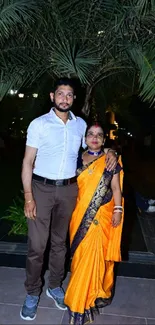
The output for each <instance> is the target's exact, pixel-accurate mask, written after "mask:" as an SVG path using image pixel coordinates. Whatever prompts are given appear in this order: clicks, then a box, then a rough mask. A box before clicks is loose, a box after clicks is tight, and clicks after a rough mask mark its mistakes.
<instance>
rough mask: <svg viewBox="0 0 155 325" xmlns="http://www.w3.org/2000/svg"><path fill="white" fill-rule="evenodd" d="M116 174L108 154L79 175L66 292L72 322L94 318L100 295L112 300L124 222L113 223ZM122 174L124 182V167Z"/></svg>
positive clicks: (106, 302) (81, 321)
mask: <svg viewBox="0 0 155 325" xmlns="http://www.w3.org/2000/svg"><path fill="white" fill-rule="evenodd" d="M120 169H121V168H120ZM119 171H120V170H119ZM112 176H113V175H112V173H110V172H108V171H107V170H106V168H105V156H102V157H100V158H98V159H96V160H95V161H94V162H93V163H91V164H89V166H88V167H83V169H82V171H81V174H80V175H79V176H78V187H79V193H78V198H77V204H76V207H75V210H74V212H73V215H72V219H71V223H70V243H71V255H72V263H71V278H70V281H69V285H68V288H67V291H66V294H65V304H66V305H67V306H68V308H69V312H70V324H78V325H79V324H83V323H84V322H85V319H86V320H87V321H89V322H91V321H92V311H93V308H95V307H97V306H96V302H97V300H96V299H97V298H102V302H103V304H105V305H106V304H108V303H110V299H111V289H112V287H113V268H114V261H120V260H121V254H120V242H121V233H122V225H123V218H122V220H121V224H120V225H119V226H118V227H117V228H113V227H112V225H111V219H112V213H113V207H114V200H113V197H112V191H111V186H110V184H111V179H112ZM120 178H121V184H122V179H123V171H122V170H121V171H120Z"/></svg>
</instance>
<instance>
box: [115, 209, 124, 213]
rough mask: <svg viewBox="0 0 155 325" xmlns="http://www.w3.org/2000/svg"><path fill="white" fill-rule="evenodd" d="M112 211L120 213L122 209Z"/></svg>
mask: <svg viewBox="0 0 155 325" xmlns="http://www.w3.org/2000/svg"><path fill="white" fill-rule="evenodd" d="M113 212H114V213H115V212H119V213H122V212H123V211H122V210H117V209H116V210H114V211H113Z"/></svg>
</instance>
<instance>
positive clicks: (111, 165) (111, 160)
mask: <svg viewBox="0 0 155 325" xmlns="http://www.w3.org/2000/svg"><path fill="white" fill-rule="evenodd" d="M116 165H117V156H116V154H115V151H108V152H107V154H106V168H107V170H108V171H111V170H114V169H115V167H116Z"/></svg>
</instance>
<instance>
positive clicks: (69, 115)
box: [50, 107, 76, 120]
mask: <svg viewBox="0 0 155 325" xmlns="http://www.w3.org/2000/svg"><path fill="white" fill-rule="evenodd" d="M50 113H51V114H55V112H54V107H52V108H51V109H50ZM68 119H69V120H76V116H75V115H74V114H73V113H72V112H71V111H69V114H68Z"/></svg>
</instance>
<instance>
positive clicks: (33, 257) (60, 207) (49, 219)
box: [25, 180, 78, 295]
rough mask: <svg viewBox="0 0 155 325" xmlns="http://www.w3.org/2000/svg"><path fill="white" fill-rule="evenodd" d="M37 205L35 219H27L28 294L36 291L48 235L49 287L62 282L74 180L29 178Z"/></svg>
mask: <svg viewBox="0 0 155 325" xmlns="http://www.w3.org/2000/svg"><path fill="white" fill-rule="evenodd" d="M32 189H33V195H34V199H35V202H36V207H37V216H36V219H35V221H34V220H30V219H28V255H27V263H26V281H25V287H26V290H27V293H28V294H30V295H39V294H40V292H41V287H42V281H41V272H42V267H43V260H44V252H45V249H46V245H47V241H48V238H49V236H50V252H49V271H50V275H49V287H50V288H51V289H53V288H56V287H59V286H61V283H62V280H63V277H64V264H65V256H66V238H67V233H68V226H69V222H70V218H71V215H72V212H73V210H74V207H75V204H76V198H77V191H78V189H77V184H76V183H73V184H71V185H67V186H53V185H47V184H45V185H44V184H43V183H41V182H39V181H36V180H33V181H32Z"/></svg>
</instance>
